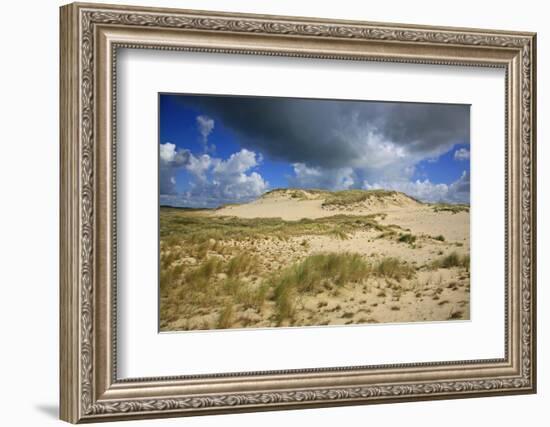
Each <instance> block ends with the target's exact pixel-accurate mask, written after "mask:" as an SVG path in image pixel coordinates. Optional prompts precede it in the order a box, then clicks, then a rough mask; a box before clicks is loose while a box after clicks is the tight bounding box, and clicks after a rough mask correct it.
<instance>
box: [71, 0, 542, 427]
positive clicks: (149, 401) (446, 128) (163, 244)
mask: <svg viewBox="0 0 550 427" xmlns="http://www.w3.org/2000/svg"><path fill="white" fill-rule="evenodd" d="M60 51H61V86H60V87H61V94H60V96H61V98H60V99H61V112H60V122H61V125H60V133H61V239H60V242H61V248H60V251H61V283H60V292H61V302H60V306H61V313H60V324H61V331H60V337H61V340H60V341H61V344H60V345H61V349H60V372H61V378H60V382H61V411H60V412H61V418H62V419H63V420H65V421H69V422H72V423H78V422H90V421H111V420H123V419H131V418H132V419H135V418H154V417H169V416H185V415H201V414H215V413H227V412H243V411H259V410H276V409H285V408H289V409H290V408H293V409H295V408H307V407H319V406H331V405H352V404H369V403H385V402H400V401H411V400H430V399H443V398H463V397H479V396H487V395H497V394H521V393H534V392H535V390H536V351H535V350H536V340H535V338H536V335H535V325H536V321H535V314H536V312H535V302H536V301H535V294H536V292H535V291H536V289H535V278H536V270H535V269H536V257H535V247H536V244H535V236H536V218H535V213H536V183H535V176H536V173H535V104H536V103H535V82H536V78H535V71H536V62H535V52H536V46H535V34H533V33H519V32H510V31H495V30H479V29H462V28H460V29H459V28H438V27H423V26H412V25H402V24H381V23H369V22H352V21H329V20H321V19H313V18H295V17H280V16H262V15H243V14H229V13H217V12H199V11H188V10H174V9H158V8H140V7H125V6H110V5H93V4H71V5H67V6H63V7H62V8H61V49H60Z"/></svg>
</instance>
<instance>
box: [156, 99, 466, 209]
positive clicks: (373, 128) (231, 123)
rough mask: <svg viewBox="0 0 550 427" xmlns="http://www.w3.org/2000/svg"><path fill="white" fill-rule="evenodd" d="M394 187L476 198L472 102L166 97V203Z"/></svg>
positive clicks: (422, 195) (162, 124)
mask: <svg viewBox="0 0 550 427" xmlns="http://www.w3.org/2000/svg"><path fill="white" fill-rule="evenodd" d="M288 187H292V188H316V189H327V190H346V189H366V190H370V189H379V188H383V189H390V190H397V191H402V192H404V193H406V194H408V195H410V196H412V197H415V198H417V199H419V200H422V201H425V202H446V203H469V202H470V106H469V105H458V104H427V103H403V102H380V101H355V100H325V99H302V98H278V97H242V96H216V95H185V94H159V189H160V204H161V205H170V206H179V207H196V208H197V207H200V208H205V207H208V208H213V207H218V206H220V205H223V204H227V203H244V202H248V201H251V200H254V199H256V198H257V197H259V196H261V195H262V194H263V193H265V192H266V191H269V190H273V189H275V188H288Z"/></svg>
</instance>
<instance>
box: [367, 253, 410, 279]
mask: <svg viewBox="0 0 550 427" xmlns="http://www.w3.org/2000/svg"><path fill="white" fill-rule="evenodd" d="M374 272H375V274H376V275H377V276H379V277H387V278H390V279H395V280H397V281H400V280H402V279H403V278H405V279H411V278H412V277H413V276H414V274H415V269H414V268H413V267H411V266H410V265H408V264H407V263H405V262H403V261H401V260H399V259H397V258H384V259H382V260H381V261H380V262H379V263H378V264H377V265H375V266H374Z"/></svg>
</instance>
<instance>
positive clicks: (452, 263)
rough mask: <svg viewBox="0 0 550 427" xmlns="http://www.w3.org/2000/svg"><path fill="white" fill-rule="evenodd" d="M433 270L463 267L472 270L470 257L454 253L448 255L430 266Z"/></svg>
mask: <svg viewBox="0 0 550 427" xmlns="http://www.w3.org/2000/svg"><path fill="white" fill-rule="evenodd" d="M430 267H431V268H432V269H438V268H453V267H463V268H466V269H467V270H468V271H469V270H470V255H459V254H458V253H457V252H455V251H453V252H451V253H450V254H448V255H445V256H443V257H441V258H438V259H436V260H435V261H433V262H432V263H431V265H430Z"/></svg>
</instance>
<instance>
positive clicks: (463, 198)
mask: <svg viewBox="0 0 550 427" xmlns="http://www.w3.org/2000/svg"><path fill="white" fill-rule="evenodd" d="M363 188H364V189H365V190H374V189H385V190H395V191H401V192H403V193H405V194H408V195H409V196H412V197H414V198H415V199H418V200H421V201H423V202H450V203H470V174H469V173H468V172H467V171H464V172H463V173H462V175H461V177H460V178H459V179H458V180H456V181H454V182H452V183H451V184H436V183H433V182H431V181H430V180H429V179H425V180H423V181H422V180H416V181H393V182H392V181H379V182H374V183H372V184H371V183H369V182H367V181H365V182H364V183H363Z"/></svg>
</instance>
